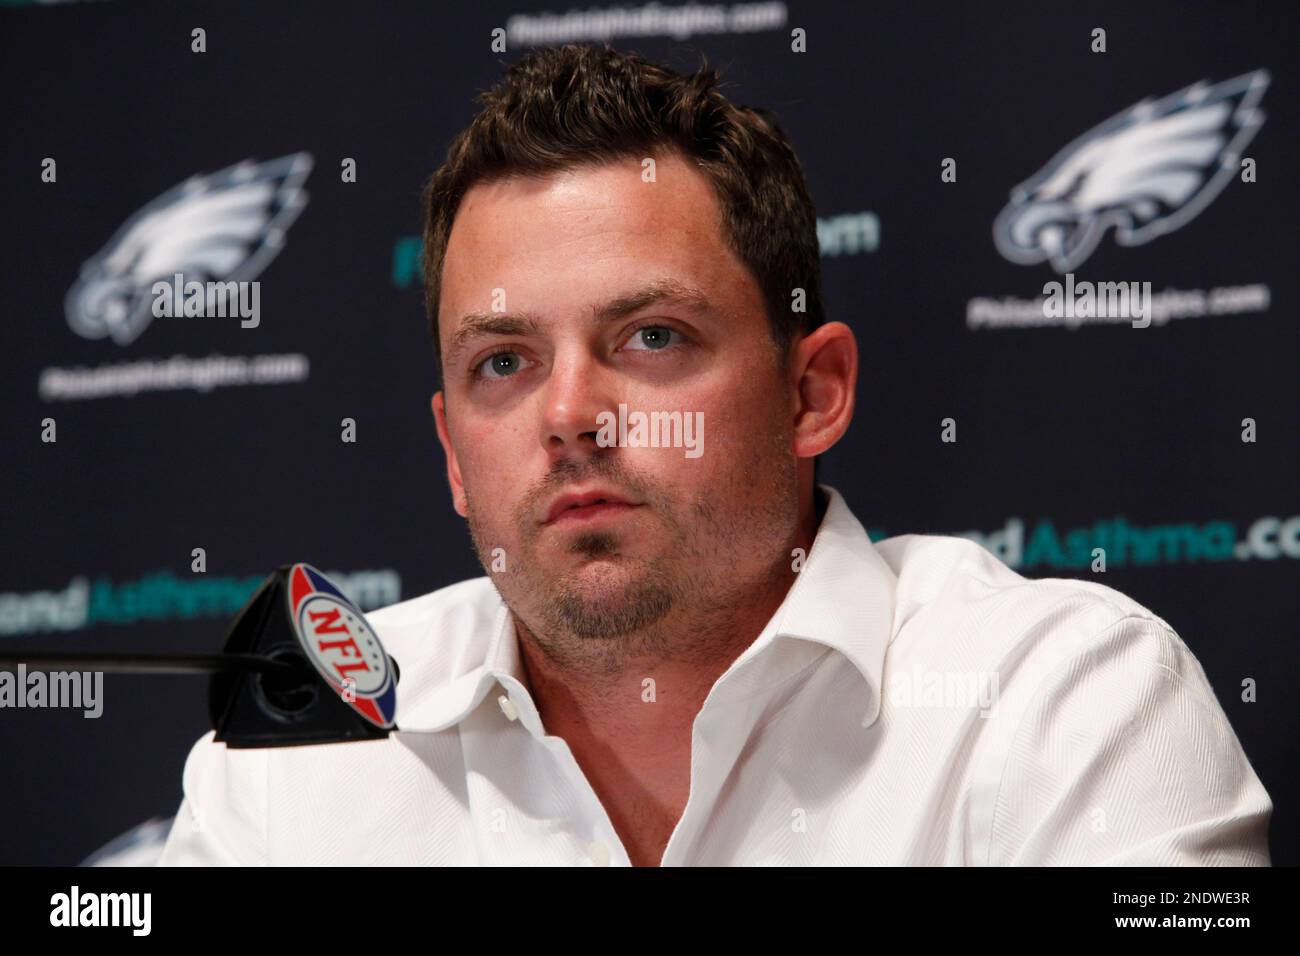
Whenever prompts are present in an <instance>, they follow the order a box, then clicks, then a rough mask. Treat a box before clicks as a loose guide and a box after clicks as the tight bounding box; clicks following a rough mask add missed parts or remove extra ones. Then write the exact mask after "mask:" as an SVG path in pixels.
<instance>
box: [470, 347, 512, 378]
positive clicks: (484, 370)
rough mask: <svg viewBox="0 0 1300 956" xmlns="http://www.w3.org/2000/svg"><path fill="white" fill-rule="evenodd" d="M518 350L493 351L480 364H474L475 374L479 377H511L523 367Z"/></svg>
mask: <svg viewBox="0 0 1300 956" xmlns="http://www.w3.org/2000/svg"><path fill="white" fill-rule="evenodd" d="M521 364H522V362H521V359H520V357H519V353H518V352H493V353H492V354H491V355H489V356H488V357H487V358H485V359H484V360H483V361H481V362H479V363H478V365H476V366H474V375H475V376H476V377H478V378H488V379H491V378H509V377H510V376H511V375H513V374H515V372H517V371H519V369H520V367H521Z"/></svg>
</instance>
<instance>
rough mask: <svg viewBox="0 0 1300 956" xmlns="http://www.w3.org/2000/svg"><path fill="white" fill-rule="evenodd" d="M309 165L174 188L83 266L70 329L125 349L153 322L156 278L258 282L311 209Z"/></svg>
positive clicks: (247, 171) (238, 172)
mask: <svg viewBox="0 0 1300 956" xmlns="http://www.w3.org/2000/svg"><path fill="white" fill-rule="evenodd" d="M311 165H312V160H311V156H310V155H308V154H307V153H296V154H294V155H291V156H284V157H281V158H280V159H273V160H269V161H268V162H265V163H254V162H253V161H251V160H246V161H245V162H242V163H236V164H235V165H234V166H229V167H227V168H226V169H223V170H220V171H219V172H215V173H211V174H209V175H198V176H192V177H190V178H189V179H187V180H186V181H185V182H183V183H181V184H180V185H179V186H176V187H174V188H172V189H169V190H168V191H167V192H165V193H163V194H162V195H161V196H159V197H158V198H157V199H155V200H153V201H152V202H150V203H149V204H148V205H147V206H145V207H144V208H143V209H141V210H140V211H139V212H137V213H136V214H135V215H134V216H132V217H131V218H130V219H128V220H127V221H126V222H125V223H124V224H123V225H122V227H121V228H120V229H118V231H117V233H116V234H115V235H114V236H113V238H112V239H110V240H109V241H108V244H107V245H106V246H104V248H103V249H101V250H100V251H99V253H97V254H96V255H95V256H94V257H92V258H91V259H89V260H87V262H86V264H85V265H83V266H82V267H81V277H80V278H79V279H78V280H77V281H76V283H74V284H73V286H72V288H71V289H69V290H68V295H67V298H66V299H65V301H64V307H65V311H66V312H67V315H68V324H69V325H70V326H72V329H73V331H75V332H76V333H77V334H78V335H82V336H85V337H86V338H88V339H101V338H105V337H111V338H112V339H113V341H114V342H116V343H117V344H118V345H126V344H128V343H130V342H132V341H134V340H135V338H136V337H137V336H138V335H139V334H140V333H141V332H143V331H144V329H145V327H146V326H148V324H149V322H150V320H151V319H152V318H153V300H152V296H151V294H150V290H151V289H152V287H153V284H154V283H155V282H157V281H159V280H164V279H165V280H167V281H169V282H170V281H171V279H172V276H174V275H175V274H176V273H178V272H179V273H182V274H183V275H184V276H185V278H186V281H190V280H195V281H199V282H205V281H210V280H224V281H234V282H238V281H241V280H245V279H251V278H254V277H256V276H257V275H258V274H259V273H260V272H261V271H262V270H263V269H265V268H266V266H267V265H268V264H269V263H270V261H271V260H272V259H274V258H275V255H276V253H277V252H279V251H280V248H281V246H283V245H284V234H285V230H287V229H288V228H289V226H290V225H291V224H292V223H293V221H294V219H296V218H297V217H298V214H299V213H300V212H301V211H302V208H303V207H304V206H305V205H306V204H307V194H306V192H304V191H303V189H302V183H303V181H304V180H305V179H306V178H307V174H308V173H309V172H311Z"/></svg>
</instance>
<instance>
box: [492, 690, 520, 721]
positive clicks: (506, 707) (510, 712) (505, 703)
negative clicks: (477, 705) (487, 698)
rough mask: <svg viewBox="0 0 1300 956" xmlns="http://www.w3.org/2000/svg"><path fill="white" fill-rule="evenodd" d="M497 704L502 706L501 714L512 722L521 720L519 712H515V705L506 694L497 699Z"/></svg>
mask: <svg viewBox="0 0 1300 956" xmlns="http://www.w3.org/2000/svg"><path fill="white" fill-rule="evenodd" d="M497 703H498V704H500V705H501V713H503V714H505V715H506V716H507V717H508V718H510V719H511V720H518V719H519V711H517V710H515V705H514V704H513V703H512V702H511V700H510V698H509V697H507V696H506V695H505V694H502V695H501V696H500V697H498V698H497Z"/></svg>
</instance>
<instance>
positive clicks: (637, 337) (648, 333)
mask: <svg viewBox="0 0 1300 956" xmlns="http://www.w3.org/2000/svg"><path fill="white" fill-rule="evenodd" d="M674 335H675V336H677V338H678V339H680V338H681V337H682V334H681V333H680V332H678V331H677V330H676V329H670V328H668V327H667V326H665V325H647V326H643V327H642V328H639V329H637V330H636V331H635V332H633V333H632V337H631V338H630V339H628V342H627V345H626V346H625V347H626V348H629V349H631V350H632V351H634V352H641V351H657V350H659V349H663V348H667V347H668V344H669V340H670V339H671V338H672V336H674Z"/></svg>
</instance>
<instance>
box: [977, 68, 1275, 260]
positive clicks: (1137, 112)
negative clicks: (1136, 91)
mask: <svg viewBox="0 0 1300 956" xmlns="http://www.w3.org/2000/svg"><path fill="white" fill-rule="evenodd" d="M1268 82H1269V76H1268V73H1267V72H1265V71H1264V70H1257V71H1256V72H1254V73H1247V74H1244V75H1242V76H1239V77H1236V78H1235V79H1231V80H1225V81H1224V82H1222V83H1218V84H1216V85H1214V86H1209V85H1207V84H1206V83H1197V84H1195V85H1193V86H1189V87H1187V88H1186V89H1183V90H1179V91H1178V92H1177V93H1171V94H1170V95H1169V96H1166V97H1164V98H1163V99H1160V100H1154V101H1153V100H1143V101H1142V102H1141V103H1138V104H1137V105H1135V106H1133V107H1130V108H1129V109H1127V110H1125V111H1124V112H1122V113H1120V114H1118V115H1116V116H1113V117H1111V118H1110V119H1109V120H1107V121H1106V122H1104V123H1102V124H1101V125H1100V126H1097V127H1095V128H1093V129H1091V130H1089V131H1088V132H1086V133H1084V134H1083V135H1082V136H1080V137H1079V138H1078V139H1076V140H1075V141H1074V142H1072V143H1070V145H1069V146H1066V147H1065V148H1064V149H1063V150H1061V151H1060V152H1059V153H1057V154H1056V155H1055V156H1054V157H1053V158H1052V160H1051V162H1049V163H1048V164H1047V165H1046V166H1044V167H1043V168H1042V170H1040V171H1039V172H1038V173H1037V174H1036V175H1034V176H1033V177H1032V178H1030V179H1028V180H1026V181H1025V182H1023V183H1021V184H1020V185H1019V186H1017V187H1016V188H1015V189H1013V190H1012V191H1011V202H1010V203H1008V204H1007V206H1006V208H1005V209H1003V210H1002V212H1001V213H1000V214H999V215H998V218H997V221H996V222H995V223H994V224H993V239H994V241H995V242H996V243H997V247H998V250H999V251H1000V252H1001V253H1002V255H1003V256H1005V257H1006V258H1008V259H1010V260H1011V261H1012V262H1017V263H1022V264H1025V265H1032V264H1034V263H1038V262H1043V261H1044V260H1046V261H1048V262H1050V263H1051V265H1052V268H1054V269H1055V270H1056V271H1057V272H1059V273H1066V272H1070V271H1072V270H1073V269H1074V268H1075V267H1076V266H1078V265H1079V264H1080V263H1082V262H1083V261H1084V260H1085V259H1087V258H1088V256H1090V255H1091V254H1092V251H1093V249H1095V248H1096V247H1097V243H1099V242H1100V241H1101V239H1102V237H1103V236H1104V235H1105V234H1106V230H1107V229H1109V228H1111V227H1112V226H1113V227H1114V229H1115V241H1116V242H1117V243H1119V244H1120V245H1121V246H1137V245H1141V244H1142V243H1145V242H1150V241H1151V240H1152V239H1154V238H1156V237H1157V236H1161V235H1164V234H1165V233H1167V232H1173V231H1174V230H1175V229H1178V228H1181V227H1182V226H1184V225H1186V224H1187V223H1188V222H1190V221H1191V220H1192V219H1194V218H1195V217H1196V216H1197V214H1199V213H1200V211H1201V210H1202V209H1204V208H1205V207H1206V206H1208V205H1209V204H1210V202H1211V201H1213V199H1214V197H1215V196H1217V195H1218V194H1219V193H1220V192H1221V191H1222V190H1223V188H1224V187H1225V186H1227V184H1228V183H1229V182H1230V181H1231V180H1232V178H1233V177H1234V176H1236V175H1237V174H1238V173H1239V172H1240V163H1241V151H1242V150H1243V149H1244V148H1245V147H1246V144H1247V143H1249V142H1250V141H1251V139H1252V138H1253V137H1254V135H1255V133H1256V132H1257V131H1258V129H1259V127H1260V124H1262V123H1263V122H1264V115H1263V113H1261V112H1260V111H1259V110H1257V109H1256V108H1255V105H1256V104H1257V103H1258V102H1259V100H1260V97H1262V96H1263V95H1264V90H1265V89H1266V88H1267V87H1268Z"/></svg>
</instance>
